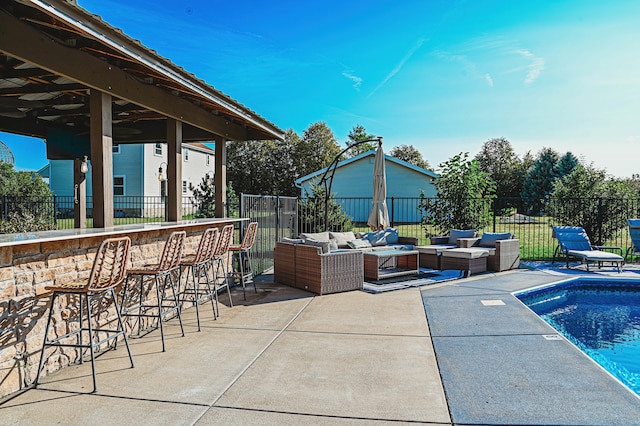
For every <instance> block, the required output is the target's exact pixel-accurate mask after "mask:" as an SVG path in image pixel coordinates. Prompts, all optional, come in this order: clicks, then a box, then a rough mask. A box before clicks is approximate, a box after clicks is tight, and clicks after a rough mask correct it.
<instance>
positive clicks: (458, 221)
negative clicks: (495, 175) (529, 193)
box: [419, 153, 495, 236]
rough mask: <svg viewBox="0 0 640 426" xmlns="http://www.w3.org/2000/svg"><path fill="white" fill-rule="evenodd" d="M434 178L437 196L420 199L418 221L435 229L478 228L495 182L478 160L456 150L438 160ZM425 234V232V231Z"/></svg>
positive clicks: (484, 218) (487, 216) (487, 211)
mask: <svg viewBox="0 0 640 426" xmlns="http://www.w3.org/2000/svg"><path fill="white" fill-rule="evenodd" d="M440 168H441V172H440V176H439V177H438V179H437V180H436V191H437V200H436V201H435V202H431V200H428V199H424V198H423V200H422V201H421V203H420V206H419V208H420V209H422V211H423V212H424V214H423V220H422V224H423V226H424V228H425V229H427V225H429V224H433V226H434V227H435V228H436V229H437V230H438V231H439V232H443V233H444V232H448V231H449V230H451V229H455V228H457V229H482V228H484V227H485V226H487V225H488V224H489V222H490V219H491V209H490V208H488V207H490V202H491V201H492V200H493V199H494V198H495V183H494V182H493V180H492V179H491V177H490V176H489V174H488V173H486V172H483V171H482V170H480V164H479V162H478V160H469V153H460V154H458V155H456V156H454V157H452V158H451V159H449V160H447V161H445V162H444V163H442V164H440ZM427 236H428V235H427Z"/></svg>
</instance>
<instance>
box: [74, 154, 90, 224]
mask: <svg viewBox="0 0 640 426" xmlns="http://www.w3.org/2000/svg"><path fill="white" fill-rule="evenodd" d="M82 163H83V160H82V159H80V158H76V159H75V160H73V227H74V228H86V227H87V180H86V176H85V174H84V173H83V172H82V171H81V170H80V169H81V168H82Z"/></svg>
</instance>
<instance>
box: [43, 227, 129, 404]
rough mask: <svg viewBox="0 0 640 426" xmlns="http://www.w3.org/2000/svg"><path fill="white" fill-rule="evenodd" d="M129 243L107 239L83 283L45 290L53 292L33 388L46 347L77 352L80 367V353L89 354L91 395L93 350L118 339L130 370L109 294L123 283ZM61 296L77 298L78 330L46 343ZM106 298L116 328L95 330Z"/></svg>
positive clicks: (125, 240) (119, 322)
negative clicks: (85, 337)
mask: <svg viewBox="0 0 640 426" xmlns="http://www.w3.org/2000/svg"><path fill="white" fill-rule="evenodd" d="M130 245H131V240H130V239H129V237H120V238H109V239H106V240H104V241H103V242H102V244H100V247H99V248H98V252H97V253H96V258H95V260H94V261H93V267H92V268H91V273H90V274H89V279H88V280H86V281H77V282H71V283H67V284H60V285H51V286H46V287H45V289H46V290H50V291H53V295H52V296H51V309H50V310H49V318H48V319H47V327H46V328H45V332H44V343H43V345H42V352H41V353H40V363H39V365H38V373H37V375H36V381H35V384H34V385H35V386H36V387H37V386H38V381H39V380H40V373H41V372H42V367H43V365H44V359H45V356H44V353H45V349H46V348H47V347H49V346H56V347H72V348H78V349H80V355H79V359H80V363H83V362H84V353H83V349H84V348H88V349H89V352H90V354H91V369H92V374H93V392H94V393H95V392H96V391H97V390H98V386H97V383H96V363H95V352H96V349H98V350H100V347H101V346H102V345H103V344H105V343H107V342H109V341H110V340H112V339H117V338H118V337H120V336H122V337H123V338H124V343H125V345H126V347H127V353H128V354H129V361H131V368H133V357H132V356H131V350H130V349H129V342H128V341H127V334H126V333H125V330H124V325H123V323H122V317H121V316H120V309H119V308H118V301H117V300H116V293H115V291H114V290H113V289H114V287H116V286H118V285H120V284H121V283H122V282H124V280H125V278H126V275H127V263H128V262H129V247H130ZM62 294H75V295H78V297H79V299H80V301H79V310H78V319H79V323H80V327H79V328H78V329H77V330H74V331H71V332H69V333H67V334H65V335H63V336H59V337H56V338H54V339H52V340H49V328H50V326H51V317H52V313H53V307H54V306H55V300H56V298H57V297H59V296H60V295H62ZM107 297H110V298H111V300H112V301H113V305H114V307H115V311H116V315H117V317H118V321H117V328H116V329H109V328H99V324H98V319H99V316H100V314H101V313H102V312H104V311H105V310H106V309H107V308H108V307H109V305H108V304H107V303H105V302H104V299H105V298H107ZM83 300H84V301H85V302H86V306H87V307H86V310H87V327H86V328H85V327H84V326H83V323H84V317H83V310H84V306H83V304H84V303H83ZM92 317H95V318H94V320H95V321H96V328H94V327H93V326H92V324H91V320H92ZM83 332H88V334H89V341H88V342H87V343H83V341H82V340H83V339H82V334H83ZM99 333H106V337H103V338H102V339H101V338H100V336H99ZM73 336H76V337H77V342H78V343H77V344H72V343H66V342H65V341H67V340H68V338H69V337H73Z"/></svg>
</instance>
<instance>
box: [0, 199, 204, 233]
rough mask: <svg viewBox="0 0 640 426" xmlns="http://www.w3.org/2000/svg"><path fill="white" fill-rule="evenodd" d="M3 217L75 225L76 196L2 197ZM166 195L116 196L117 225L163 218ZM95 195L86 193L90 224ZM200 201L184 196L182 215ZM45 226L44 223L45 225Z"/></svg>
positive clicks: (192, 213) (53, 225)
mask: <svg viewBox="0 0 640 426" xmlns="http://www.w3.org/2000/svg"><path fill="white" fill-rule="evenodd" d="M0 202H1V203H2V211H1V212H0V221H5V222H6V221H10V220H11V219H12V218H15V217H25V216H35V217H37V218H38V219H39V220H40V221H41V223H43V224H46V225H47V226H48V229H70V228H73V226H74V222H73V218H74V207H75V203H76V199H75V198H74V197H63V196H53V197H6V196H5V197H0ZM166 205H167V197H135V196H114V200H113V215H114V222H115V224H116V225H124V224H131V223H148V222H162V221H164V220H165V218H166ZM92 211H93V197H87V222H88V223H87V226H88V227H91V223H92ZM197 213H198V204H197V202H196V200H195V199H194V198H193V197H183V198H182V217H183V219H190V218H193V217H195V216H196V215H197ZM42 228H43V229H44V227H42Z"/></svg>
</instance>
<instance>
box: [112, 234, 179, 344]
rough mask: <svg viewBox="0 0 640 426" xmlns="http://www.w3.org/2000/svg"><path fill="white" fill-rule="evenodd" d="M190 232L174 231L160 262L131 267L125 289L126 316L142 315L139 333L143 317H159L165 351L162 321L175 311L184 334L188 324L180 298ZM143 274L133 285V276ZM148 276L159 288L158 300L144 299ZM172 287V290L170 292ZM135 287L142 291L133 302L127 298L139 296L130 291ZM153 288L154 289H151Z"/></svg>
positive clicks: (123, 300)
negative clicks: (181, 310)
mask: <svg viewBox="0 0 640 426" xmlns="http://www.w3.org/2000/svg"><path fill="white" fill-rule="evenodd" d="M186 236H187V234H186V232H185V231H177V232H172V233H171V235H169V239H168V240H167V242H166V243H165V245H164V249H163V251H162V255H161V256H160V262H159V263H158V264H152V265H144V266H143V267H141V268H137V269H131V270H129V273H128V274H127V280H126V281H125V285H124V289H123V291H122V303H121V309H122V316H127V317H129V316H132V317H138V335H139V334H140V333H141V331H142V319H143V318H157V319H158V327H159V328H160V335H161V338H162V352H165V350H166V348H165V343H164V326H163V325H162V321H163V320H164V319H165V318H167V317H168V316H169V315H170V314H172V313H173V312H175V313H176V315H177V317H178V321H179V322H180V330H181V331H182V336H183V337H184V327H183V325H182V316H181V314H180V303H179V301H178V292H179V288H178V287H179V285H180V259H181V258H182V252H183V250H184V241H185V238H186ZM135 277H138V278H139V283H140V287H139V288H138V289H137V290H133V289H130V288H129V283H130V281H131V278H135ZM145 278H149V279H152V280H153V283H152V285H154V287H155V289H156V300H146V301H145V300H144V294H145V290H144V281H145ZM168 290H170V291H171V294H170V295H167V291H168ZM132 291H138V292H139V293H137V296H138V298H139V300H138V303H137V304H135V305H133V306H131V305H128V306H127V305H126V304H125V302H126V301H127V300H130V299H132V298H133V296H135V294H129V293H130V292H132ZM149 291H150V289H149ZM149 309H157V310H158V313H157V314H148V313H147V311H148V310H149Z"/></svg>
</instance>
